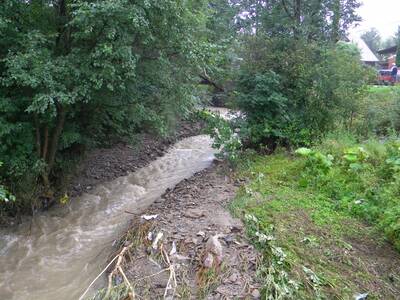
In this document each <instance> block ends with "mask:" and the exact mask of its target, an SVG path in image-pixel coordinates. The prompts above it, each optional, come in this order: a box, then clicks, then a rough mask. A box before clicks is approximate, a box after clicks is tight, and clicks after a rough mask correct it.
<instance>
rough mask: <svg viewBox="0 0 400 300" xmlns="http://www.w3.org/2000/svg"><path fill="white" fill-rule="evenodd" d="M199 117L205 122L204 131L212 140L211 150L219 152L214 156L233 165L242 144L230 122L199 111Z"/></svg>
mask: <svg viewBox="0 0 400 300" xmlns="http://www.w3.org/2000/svg"><path fill="white" fill-rule="evenodd" d="M200 117H201V118H202V119H203V120H205V121H206V122H207V128H206V131H207V133H208V134H210V136H211V137H212V138H213V148H215V149H218V150H219V152H218V153H217V154H216V156H217V157H219V158H227V159H228V161H229V162H230V163H232V164H234V163H235V161H236V160H237V159H238V155H239V153H240V151H241V149H242V143H241V141H240V139H239V137H238V135H237V134H236V133H235V132H234V129H233V128H232V126H231V124H230V122H229V121H227V120H225V119H223V118H222V117H221V116H218V115H215V114H213V113H210V112H208V111H201V112H200Z"/></svg>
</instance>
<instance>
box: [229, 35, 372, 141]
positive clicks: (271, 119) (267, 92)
mask: <svg viewBox="0 0 400 300" xmlns="http://www.w3.org/2000/svg"><path fill="white" fill-rule="evenodd" d="M246 42H247V44H246V46H247V47H248V48H249V50H248V52H249V53H250V54H247V53H245V54H247V55H248V56H245V57H244V62H243V63H242V66H241V72H240V73H239V76H238V79H237V86H238V93H237V97H236V99H235V101H236V104H237V107H238V108H239V109H240V110H241V111H242V112H243V113H244V114H245V115H246V123H245V126H244V127H245V130H243V131H242V133H243V136H244V138H245V139H248V140H249V141H250V143H249V144H250V146H252V147H258V146H259V144H263V145H268V144H272V146H276V144H277V143H283V144H285V145H288V144H293V145H310V144H311V143H312V142H314V141H315V140H316V139H318V138H321V137H322V136H323V135H324V134H326V133H328V132H329V131H331V130H332V129H333V128H335V127H337V126H338V125H342V126H343V127H344V128H348V127H349V126H350V125H351V124H352V120H353V118H354V113H355V112H356V111H357V109H358V108H359V106H360V101H361V99H362V98H363V95H364V93H365V92H366V88H365V86H366V83H367V82H368V80H369V78H370V71H369V70H368V69H365V68H364V67H363V66H362V65H361V63H360V59H359V53H358V51H357V49H356V48H354V47H353V46H351V45H347V44H341V43H339V44H331V45H329V44H328V45H326V44H324V45H322V44H319V43H317V42H309V41H306V40H302V39H299V40H292V39H286V38H283V37H280V38H270V37H265V36H262V37H254V38H249V40H246ZM254 49H257V51H254ZM254 52H255V53H254ZM354 74H358V76H354Z"/></svg>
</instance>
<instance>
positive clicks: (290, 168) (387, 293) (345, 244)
mask: <svg viewBox="0 0 400 300" xmlns="http://www.w3.org/2000/svg"><path fill="white" fill-rule="evenodd" d="M349 143H350V142H349ZM340 145H341V143H338V144H337V145H336V144H334V143H325V144H324V145H322V146H321V149H322V148H324V149H330V150H335V151H338V152H340V151H341V149H340V148H341V147H340ZM239 165H240V167H239V171H238V176H239V177H242V178H249V181H248V183H247V184H246V185H245V186H244V187H242V188H241V189H240V191H239V193H238V194H237V197H236V199H235V200H234V201H233V203H232V204H231V207H230V208H231V210H232V212H233V214H235V215H236V216H240V217H242V218H243V220H244V222H245V224H246V228H247V234H248V236H249V238H250V239H251V240H252V242H253V243H254V245H255V246H256V247H257V249H258V250H259V251H260V252H261V253H262V254H263V260H262V263H261V265H260V267H259V272H258V274H259V276H260V278H261V280H262V281H263V282H264V289H263V293H264V295H265V296H268V297H271V299H352V298H353V296H354V294H357V293H364V292H369V299H394V298H395V296H394V294H393V291H391V289H390V288H388V286H390V285H395V286H396V288H399V289H400V279H399V278H397V279H396V280H397V281H396V282H395V283H393V282H391V281H390V280H389V279H388V275H389V274H383V273H382V274H377V273H375V274H374V275H372V273H371V270H372V269H374V263H376V262H375V261H371V260H370V258H369V257H368V256H366V255H365V252H363V251H360V250H359V247H361V248H363V249H369V250H370V251H372V252H374V251H378V250H377V248H379V247H381V248H382V247H383V248H385V249H386V248H387V247H389V249H390V246H387V244H386V242H385V237H384V234H382V233H380V231H379V229H378V228H379V226H378V225H376V226H367V225H365V224H364V223H363V222H362V221H361V218H362V216H361V215H356V214H355V213H354V211H353V210H352V209H348V207H346V206H344V205H342V204H341V203H340V201H336V199H334V198H335V197H334V196H335V195H334V193H332V190H331V189H335V188H338V189H342V191H337V192H338V193H337V195H336V196H338V195H342V192H343V193H346V192H348V189H349V188H353V189H355V190H357V188H360V187H357V186H356V185H355V186H347V185H346V183H345V181H346V179H348V178H345V176H344V175H343V174H341V172H342V166H337V167H333V168H332V170H330V171H329V174H327V175H321V177H328V178H330V179H331V178H335V177H336V179H337V180H334V181H335V182H334V184H331V185H329V184H328V185H327V186H325V185H324V184H326V181H324V180H321V181H319V182H318V181H312V180H311V179H310V178H308V179H309V180H310V184H308V185H307V186H304V185H303V184H301V182H302V181H303V180H304V177H305V176H306V177H307V176H310V175H309V173H307V174H306V175H305V168H306V160H305V159H303V158H298V157H294V156H291V155H289V154H285V153H282V154H275V155H272V156H257V155H252V156H250V157H247V158H243V159H242V161H241V163H240V164H239ZM330 176H331V177H330ZM311 177H312V176H311ZM372 177H373V176H372ZM325 179H326V178H325ZM374 179H376V178H368V180H372V181H373V180H374ZM366 180H367V179H366ZM372 181H371V182H369V181H368V182H367V183H366V184H372ZM335 185H336V186H335ZM359 185H360V184H359ZM357 192H358V191H357ZM354 245H356V247H355V246H354ZM379 249H380V248H379ZM380 251H382V250H380ZM281 252H282V253H283V254H282V253H281ZM379 255H383V258H384V259H383V261H385V262H386V261H387V263H388V265H390V264H392V263H393V262H395V261H396V262H397V263H400V260H399V258H398V256H397V257H396V255H397V254H396V252H395V251H393V250H391V251H382V253H379ZM393 256H394V258H393ZM395 259H397V260H395ZM268 299H270V298H268Z"/></svg>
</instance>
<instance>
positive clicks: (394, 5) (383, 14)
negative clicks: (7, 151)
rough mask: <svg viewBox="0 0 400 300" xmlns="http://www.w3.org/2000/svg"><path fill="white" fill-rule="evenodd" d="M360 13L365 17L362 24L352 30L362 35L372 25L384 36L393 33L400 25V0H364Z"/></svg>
mask: <svg viewBox="0 0 400 300" xmlns="http://www.w3.org/2000/svg"><path fill="white" fill-rule="evenodd" d="M361 2H363V5H362V6H361V7H360V9H359V11H358V13H359V15H360V16H361V17H362V18H363V21H362V22H361V23H360V25H359V26H358V27H356V28H354V29H352V30H351V32H352V33H353V34H355V35H360V34H362V33H363V32H364V31H367V30H368V29H369V28H371V27H375V28H376V29H378V30H379V32H380V34H381V36H382V37H383V38H387V37H389V36H391V35H393V34H394V33H395V32H396V30H397V26H398V25H400V0H362V1H361Z"/></svg>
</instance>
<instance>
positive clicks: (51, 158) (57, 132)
mask: <svg viewBox="0 0 400 300" xmlns="http://www.w3.org/2000/svg"><path fill="white" fill-rule="evenodd" d="M56 108H57V123H56V127H55V128H54V130H53V135H52V137H51V141H50V151H49V155H48V159H47V166H48V173H50V172H51V170H52V169H53V167H54V162H55V158H56V154H57V148H58V142H59V140H60V137H61V133H62V131H63V129H64V123H65V116H66V111H65V108H64V107H63V106H62V105H61V104H60V103H58V102H56Z"/></svg>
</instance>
